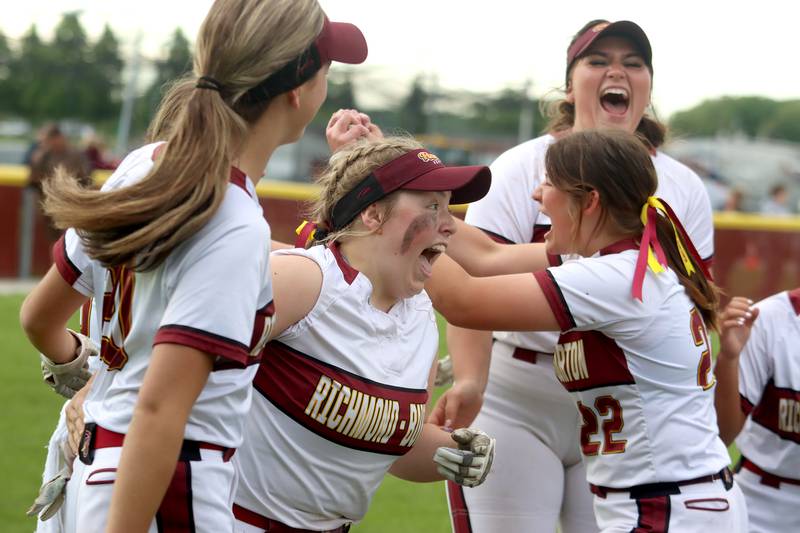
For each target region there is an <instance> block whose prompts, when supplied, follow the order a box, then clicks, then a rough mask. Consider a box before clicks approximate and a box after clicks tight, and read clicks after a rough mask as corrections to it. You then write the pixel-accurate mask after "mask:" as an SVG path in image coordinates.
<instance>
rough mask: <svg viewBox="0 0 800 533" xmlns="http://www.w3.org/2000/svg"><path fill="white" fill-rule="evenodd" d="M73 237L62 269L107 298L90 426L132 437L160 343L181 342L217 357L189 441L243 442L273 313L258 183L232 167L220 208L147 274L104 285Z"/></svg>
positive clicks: (136, 159)
mask: <svg viewBox="0 0 800 533" xmlns="http://www.w3.org/2000/svg"><path fill="white" fill-rule="evenodd" d="M158 146H160V145H159V144H150V145H147V146H144V147H142V148H140V149H138V150H136V151H134V152H132V153H131V154H130V155H128V157H126V158H125V160H124V161H123V162H122V164H120V166H119V167H118V168H117V170H116V171H115V172H114V174H112V176H111V177H110V178H109V180H108V181H107V182H106V183H105V185H104V186H103V189H104V190H108V189H114V188H119V187H125V186H127V185H130V184H131V183H133V182H135V181H137V180H139V179H141V178H143V177H144V176H145V175H146V174H147V173H148V172H149V171H150V169H151V168H152V166H153V159H154V153H155V150H156V149H157V148H158ZM66 237H67V238H66V239H65V241H64V243H65V244H64V245H62V246H60V247H58V246H57V248H56V249H57V250H61V253H57V254H56V256H55V260H56V265H57V266H58V269H59V272H60V273H61V274H62V276H63V277H64V279H65V280H66V281H67V282H69V283H71V284H72V285H73V287H75V288H76V289H77V290H79V291H81V292H82V293H84V294H87V295H89V293H90V292H92V291H94V294H96V295H97V298H96V299H97V300H98V301H99V300H102V301H103V310H102V332H103V337H102V346H101V352H100V359H101V361H102V363H103V364H102V365H101V368H100V370H99V372H98V374H97V377H96V378H95V385H94V386H93V387H92V391H91V392H90V394H89V395H88V397H87V399H86V402H85V403H84V406H83V408H84V412H85V421H86V422H95V423H97V424H98V425H99V426H101V427H103V428H105V429H108V430H110V431H115V432H117V433H123V434H124V433H127V431H128V426H129V424H130V421H131V417H132V415H133V410H134V406H135V404H136V400H137V397H138V392H139V389H140V388H141V386H142V381H143V379H144V374H145V371H146V370H147V366H148V363H149V360H150V354H151V353H152V350H153V346H155V345H157V344H160V343H171V344H180V345H183V346H189V347H191V348H195V349H198V350H201V351H204V352H207V353H210V354H214V355H215V356H216V360H215V362H214V371H213V372H211V374H210V375H209V378H208V381H207V383H206V385H205V386H204V387H203V390H202V392H201V393H200V396H199V397H198V398H197V401H196V402H195V404H194V406H193V408H192V411H191V413H190V414H189V419H188V421H187V424H186V429H185V433H184V438H185V439H189V440H196V441H202V442H208V443H212V444H217V445H220V446H224V447H230V448H235V447H237V446H239V445H240V444H241V440H242V431H243V424H244V417H245V415H246V413H247V411H248V410H249V406H250V398H251V386H252V379H253V376H254V375H255V371H256V363H258V362H259V360H260V353H261V347H262V346H263V342H264V340H265V338H266V337H265V335H264V333H265V329H266V324H267V322H268V321H269V320H271V318H272V315H273V313H274V307H273V305H272V286H271V283H270V279H271V278H270V273H269V247H270V231H269V226H268V225H267V223H266V220H264V218H263V216H262V211H261V207H260V205H259V203H258V199H257V197H256V194H255V188H254V187H253V184H252V182H251V181H250V180H249V179H248V178H247V177H246V176H245V175H244V174H243V173H242V172H241V171H238V170H237V169H232V170H231V183H230V184H229V185H228V190H227V192H226V194H225V198H224V199H223V201H222V204H221V205H220V207H219V209H218V210H217V212H216V213H215V214H214V215H213V216H212V217H211V219H210V220H209V221H208V223H206V225H205V226H203V228H202V229H200V230H199V231H198V232H197V233H196V234H195V235H194V236H192V237H190V238H189V239H187V240H186V241H184V242H183V243H181V244H180V245H179V246H178V247H176V248H175V249H174V250H173V251H172V252H171V253H170V254H169V256H168V257H167V258H166V259H165V260H164V261H163V262H162V263H161V264H160V265H159V266H158V267H156V268H155V269H153V270H151V271H148V272H133V271H132V270H129V269H128V268H126V267H117V268H113V269H105V275H104V276H103V280H102V285H98V282H99V280H98V279H97V278H99V276H97V275H96V274H95V275H91V274H90V272H91V270H92V269H89V268H86V267H85V266H84V265H86V264H87V261H89V262H91V260H88V258H86V257H85V254H84V252H83V250H82V249H81V244H80V240H79V239H75V238H74V237H71V233H70V232H68V233H67V235H66ZM82 267H83V268H82ZM90 287H91V288H90ZM100 295H102V296H100ZM262 337H263V338H262Z"/></svg>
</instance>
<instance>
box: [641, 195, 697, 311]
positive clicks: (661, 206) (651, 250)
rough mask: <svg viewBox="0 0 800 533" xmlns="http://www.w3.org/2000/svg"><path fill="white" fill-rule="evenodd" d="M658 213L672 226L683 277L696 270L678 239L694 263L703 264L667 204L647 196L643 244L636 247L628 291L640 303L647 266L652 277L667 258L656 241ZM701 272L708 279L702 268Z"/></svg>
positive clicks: (660, 270)
mask: <svg viewBox="0 0 800 533" xmlns="http://www.w3.org/2000/svg"><path fill="white" fill-rule="evenodd" d="M659 211H660V212H661V213H663V216H664V217H665V218H666V219H667V220H669V222H670V224H671V225H672V230H673V231H674V232H675V243H676V244H677V246H678V253H679V254H680V256H681V263H683V269H684V270H685V271H686V274H687V275H688V276H691V275H692V273H693V272H695V271H696V269H695V267H694V265H693V264H692V261H691V259H690V258H689V252H687V250H686V248H684V246H683V244H682V243H681V237H683V238H684V239H685V240H686V242H687V244H688V245H689V247H690V249H691V252H692V254H693V255H694V256H695V260H696V261H698V262H699V264H702V261H700V260H699V258H698V257H697V251H696V250H695V249H694V246H693V245H692V242H691V240H689V238H688V236H687V235H686V232H685V231H684V229H683V227H682V226H681V223H680V221H679V220H678V219H677V217H676V216H675V213H674V212H673V211H672V209H671V208H670V207H669V205H667V203H666V202H664V201H663V200H661V199H659V198H656V197H655V196H650V197H648V198H647V202H646V203H645V204H644V205H643V206H642V211H641V219H642V224H643V225H644V231H643V232H642V241H641V243H640V244H639V257H638V259H637V260H636V269H635V270H634V272H633V288H632V289H631V295H632V296H633V297H634V298H636V299H637V300H639V301H642V285H643V284H644V274H645V271H646V270H647V267H648V266H649V267H650V270H652V271H653V273H654V274H660V273H661V272H663V271H664V270H665V269H666V267H667V266H668V263H667V255H666V254H665V253H664V249H663V248H662V247H661V243H659V242H658V234H657V232H656V221H657V220H658V218H657V217H658V216H660V215H659ZM703 273H704V274H705V275H706V277H708V273H707V272H706V271H705V268H704V269H703Z"/></svg>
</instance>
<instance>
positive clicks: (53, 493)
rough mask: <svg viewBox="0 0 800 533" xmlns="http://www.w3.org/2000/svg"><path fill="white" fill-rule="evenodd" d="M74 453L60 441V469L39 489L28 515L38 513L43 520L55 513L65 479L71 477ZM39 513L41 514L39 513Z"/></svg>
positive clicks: (60, 503)
mask: <svg viewBox="0 0 800 533" xmlns="http://www.w3.org/2000/svg"><path fill="white" fill-rule="evenodd" d="M74 458H75V455H74V454H73V453H71V452H70V450H69V447H68V446H67V444H66V442H65V441H62V443H61V456H60V458H59V459H60V463H61V465H62V466H61V470H59V471H58V473H57V474H56V475H55V476H54V477H53V478H52V479H51V480H49V481H47V482H46V483H45V484H44V485H42V486H41V488H40V489H39V495H38V496H36V499H35V500H34V501H33V505H31V507H30V509H28V511H27V512H26V514H27V515H28V516H36V515H39V520H41V521H42V522H44V521H45V520H48V519H50V518H52V517H53V515H55V514H56V513H57V512H58V510H59V509H60V508H61V506H62V505H63V503H64V497H65V496H66V493H67V490H66V489H67V481H69V478H70V477H72V460H73V459H74ZM39 513H41V514H39Z"/></svg>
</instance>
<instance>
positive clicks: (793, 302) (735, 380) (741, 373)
mask: <svg viewBox="0 0 800 533" xmlns="http://www.w3.org/2000/svg"><path fill="white" fill-rule="evenodd" d="M799 317H800V288H798V289H794V290H791V291H785V292H781V293H778V294H775V295H772V296H770V297H769V298H766V299H764V300H762V301H761V302H759V303H758V304H756V305H755V306H752V302H751V301H750V300H747V299H745V298H734V299H733V300H731V303H730V304H729V305H728V307H727V308H726V310H725V312H724V313H723V316H722V319H723V325H722V336H721V339H720V353H719V355H718V356H717V364H716V368H715V374H716V377H717V381H718V384H717V390H716V399H717V402H716V405H717V416H718V418H719V427H720V435H721V436H722V438H723V440H724V441H725V443H726V444H728V443H730V442H731V441H733V439H734V438H735V439H736V445H737V446H738V448H739V451H740V452H741V453H742V458H741V462H740V464H739V467H738V472H737V474H736V482H737V483H738V484H739V486H741V487H742V492H743V493H744V496H745V500H746V501H747V513H748V516H749V518H750V530H749V531H750V532H751V533H768V532H773V531H800V516H798V513H797V509H798V506H799V505H800V445H798V444H800V358H798V355H797V346H798V342H800V318H799ZM756 318H758V320H757V321H756ZM754 321H755V323H754ZM737 435H738V436H737Z"/></svg>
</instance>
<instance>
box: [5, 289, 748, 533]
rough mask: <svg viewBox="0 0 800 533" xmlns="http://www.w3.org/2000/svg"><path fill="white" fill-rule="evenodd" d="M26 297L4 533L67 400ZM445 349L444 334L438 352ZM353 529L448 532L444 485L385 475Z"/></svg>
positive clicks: (16, 350) (9, 424) (14, 360)
mask: <svg viewBox="0 0 800 533" xmlns="http://www.w3.org/2000/svg"><path fill="white" fill-rule="evenodd" d="M22 299H23V297H22V296H0V339H3V349H4V352H5V353H6V361H4V365H3V368H4V369H5V371H4V372H3V376H4V377H5V379H4V380H3V381H4V386H3V387H0V405H5V406H6V409H5V411H4V414H3V417H2V420H3V424H2V438H0V472H2V476H3V479H4V480H5V481H4V482H3V483H2V496H3V497H2V498H0V524H2V527H0V530H2V531H3V532H5V533H23V532H29V531H33V529H34V527H35V521H34V520H33V519H32V518H28V517H27V516H25V510H26V509H27V508H28V506H29V505H30V504H31V502H32V501H33V498H34V497H35V496H36V493H37V490H38V488H39V485H40V483H41V477H40V476H41V471H42V465H43V464H44V457H45V446H46V444H47V441H48V439H49V437H50V433H51V432H52V431H53V428H54V427H55V424H56V421H57V419H58V413H59V409H60V407H61V405H62V403H63V402H62V399H61V397H60V396H57V395H56V394H55V393H53V392H51V391H50V389H48V388H47V387H46V386H45V385H44V384H42V382H41V374H40V372H39V365H38V361H37V357H36V352H35V351H34V349H33V348H32V347H31V346H30V345H29V344H28V342H27V340H26V339H25V338H24V335H23V333H22V331H21V330H20V328H19V321H18V318H17V316H18V313H19V306H20V304H21V303H22ZM440 325H441V324H440ZM444 350H445V349H444V336H442V340H441V342H440V352H441V353H444ZM439 392H440V391H439ZM733 453H735V451H734V452H733ZM352 531H354V532H355V533H407V532H409V531H421V532H426V533H439V532H441V533H446V532H449V531H450V520H449V515H448V511H447V504H446V501H445V492H444V484H443V483H426V484H419V483H409V482H406V481H402V480H399V479H397V478H393V477H392V476H387V477H386V480H385V481H384V483H383V485H382V486H381V488H380V490H379V491H378V494H377V495H376V496H375V499H374V500H373V503H372V506H371V508H370V511H369V512H368V513H367V516H366V518H365V519H364V521H363V522H361V523H360V524H359V525H358V526H356V527H354V528H353V530H352Z"/></svg>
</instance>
